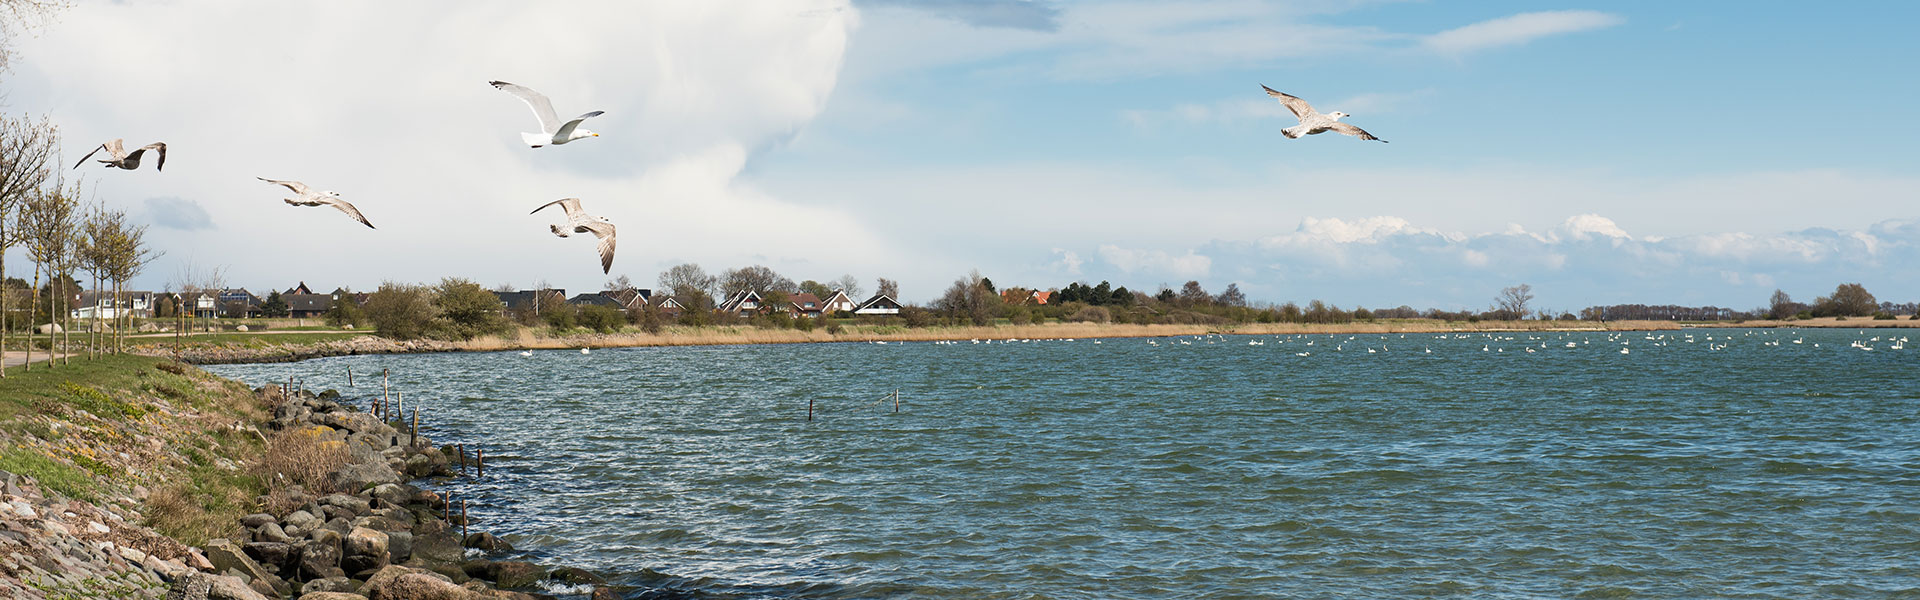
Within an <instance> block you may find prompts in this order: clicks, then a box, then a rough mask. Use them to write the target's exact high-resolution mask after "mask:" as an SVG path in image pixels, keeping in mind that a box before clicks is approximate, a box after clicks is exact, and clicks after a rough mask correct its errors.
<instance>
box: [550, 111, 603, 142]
mask: <svg viewBox="0 0 1920 600" xmlns="http://www.w3.org/2000/svg"><path fill="white" fill-rule="evenodd" d="M605 112H606V111H600V110H596V111H593V112H590V113H587V114H584V115H580V116H578V117H574V118H573V120H572V121H567V124H565V125H561V126H560V132H559V133H555V134H553V137H557V138H560V139H563V140H564V139H567V138H570V137H573V128H575V127H579V126H580V122H581V121H585V120H587V119H591V118H594V117H598V116H600V115H601V114H604V113H605Z"/></svg>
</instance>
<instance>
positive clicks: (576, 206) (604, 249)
mask: <svg viewBox="0 0 1920 600" xmlns="http://www.w3.org/2000/svg"><path fill="white" fill-rule="evenodd" d="M555 204H558V205H560V208H561V209H562V210H565V211H567V223H566V224H565V225H549V226H548V227H549V228H551V229H553V234H554V235H557V236H560V237H567V236H568V234H569V233H592V234H593V235H594V236H595V237H598V238H600V272H602V273H611V272H613V244H614V240H613V223H612V222H610V221H608V220H607V218H606V217H596V216H593V215H589V214H587V211H585V210H581V209H580V199H579V198H562V199H559V200H555V201H552V202H548V203H546V204H542V205H540V208H536V209H533V212H530V213H527V214H533V213H537V212H540V211H541V210H543V209H545V208H547V207H549V206H553V205H555Z"/></svg>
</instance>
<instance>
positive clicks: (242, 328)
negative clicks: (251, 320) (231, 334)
mask: <svg viewBox="0 0 1920 600" xmlns="http://www.w3.org/2000/svg"><path fill="white" fill-rule="evenodd" d="M233 330H234V331H238V332H240V333H246V332H247V326H245V325H238V326H235V327H234V328H233Z"/></svg>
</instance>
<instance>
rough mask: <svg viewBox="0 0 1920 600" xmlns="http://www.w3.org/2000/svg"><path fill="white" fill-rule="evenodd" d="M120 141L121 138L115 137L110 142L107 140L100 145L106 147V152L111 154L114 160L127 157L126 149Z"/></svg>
mask: <svg viewBox="0 0 1920 600" xmlns="http://www.w3.org/2000/svg"><path fill="white" fill-rule="evenodd" d="M120 142H121V140H120V139H118V138H116V139H114V140H113V141H111V142H107V143H105V144H101V145H103V146H106V147H107V154H112V155H113V159H114V160H120V159H123V158H126V157H127V150H126V148H125V147H123V146H121V145H120Z"/></svg>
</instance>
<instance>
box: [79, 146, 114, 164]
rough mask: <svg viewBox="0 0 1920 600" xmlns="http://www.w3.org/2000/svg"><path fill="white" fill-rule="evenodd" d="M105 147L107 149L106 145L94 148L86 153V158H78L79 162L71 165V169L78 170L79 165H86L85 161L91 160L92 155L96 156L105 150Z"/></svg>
mask: <svg viewBox="0 0 1920 600" xmlns="http://www.w3.org/2000/svg"><path fill="white" fill-rule="evenodd" d="M106 147H107V145H106V144H101V145H99V146H95V147H94V148H93V151H92V152H88V153H87V155H86V156H82V157H80V162H77V163H73V168H75V169H78V168H80V165H84V164H87V159H89V158H93V155H95V154H98V153H99V152H100V151H101V150H104V149H106Z"/></svg>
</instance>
